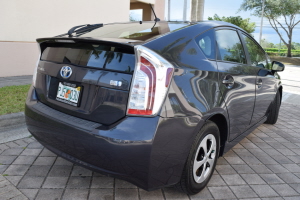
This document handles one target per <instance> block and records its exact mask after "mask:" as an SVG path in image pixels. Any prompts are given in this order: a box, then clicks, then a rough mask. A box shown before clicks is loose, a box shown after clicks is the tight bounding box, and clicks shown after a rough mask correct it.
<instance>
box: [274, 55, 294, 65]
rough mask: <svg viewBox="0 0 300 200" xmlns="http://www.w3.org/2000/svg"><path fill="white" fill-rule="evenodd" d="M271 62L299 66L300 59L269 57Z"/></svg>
mask: <svg viewBox="0 0 300 200" xmlns="http://www.w3.org/2000/svg"><path fill="white" fill-rule="evenodd" d="M271 60H276V61H279V62H282V63H283V64H285V65H299V66H300V58H287V57H282V56H271Z"/></svg>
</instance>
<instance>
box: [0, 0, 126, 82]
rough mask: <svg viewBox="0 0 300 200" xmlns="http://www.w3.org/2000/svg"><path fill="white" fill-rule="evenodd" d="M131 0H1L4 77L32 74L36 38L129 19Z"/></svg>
mask: <svg viewBox="0 0 300 200" xmlns="http://www.w3.org/2000/svg"><path fill="white" fill-rule="evenodd" d="M129 7H130V0H0V60H1V64H0V77H5V76H21V75H31V74H32V73H33V69H34V68H35V64H36V61H37V59H38V52H39V51H38V46H37V44H36V42H35V40H36V38H41V37H52V36H56V35H59V34H62V33H66V32H67V31H68V30H69V29H70V28H72V27H73V26H76V25H81V24H94V23H109V22H122V21H129Z"/></svg>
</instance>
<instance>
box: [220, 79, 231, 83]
mask: <svg viewBox="0 0 300 200" xmlns="http://www.w3.org/2000/svg"><path fill="white" fill-rule="evenodd" d="M222 83H223V84H234V80H233V79H229V80H226V79H224V80H223V81H222Z"/></svg>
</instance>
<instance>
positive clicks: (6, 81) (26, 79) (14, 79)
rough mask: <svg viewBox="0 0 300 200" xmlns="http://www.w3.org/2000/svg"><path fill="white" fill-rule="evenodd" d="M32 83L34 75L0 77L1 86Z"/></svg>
mask: <svg viewBox="0 0 300 200" xmlns="http://www.w3.org/2000/svg"><path fill="white" fill-rule="evenodd" d="M31 83H32V76H10V77H0V88H1V87H5V86H12V85H27V84H31Z"/></svg>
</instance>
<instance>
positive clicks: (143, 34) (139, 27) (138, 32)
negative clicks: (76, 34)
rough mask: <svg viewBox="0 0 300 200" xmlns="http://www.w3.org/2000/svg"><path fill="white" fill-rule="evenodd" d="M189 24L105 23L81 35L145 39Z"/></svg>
mask: <svg viewBox="0 0 300 200" xmlns="http://www.w3.org/2000/svg"><path fill="white" fill-rule="evenodd" d="M187 26H189V24H185V23H182V22H180V23H178V22H157V23H156V24H155V22H143V23H142V24H140V23H139V22H133V23H123V24H105V25H104V26H103V27H101V28H98V29H95V30H93V31H91V32H89V33H85V34H82V35H81V36H80V37H94V38H102V39H108V38H118V39H131V40H141V41H145V40H148V39H150V38H153V37H155V36H159V35H162V34H165V33H168V32H172V31H175V30H177V29H182V28H184V27H187Z"/></svg>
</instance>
